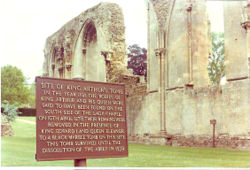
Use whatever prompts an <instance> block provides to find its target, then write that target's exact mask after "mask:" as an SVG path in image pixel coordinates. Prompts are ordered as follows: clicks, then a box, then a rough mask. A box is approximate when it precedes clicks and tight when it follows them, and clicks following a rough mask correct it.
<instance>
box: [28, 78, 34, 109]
mask: <svg viewBox="0 0 250 170" xmlns="http://www.w3.org/2000/svg"><path fill="white" fill-rule="evenodd" d="M29 92H30V96H29V101H28V105H29V107H31V108H35V107H36V84H35V83H33V84H31V85H30V87H29Z"/></svg>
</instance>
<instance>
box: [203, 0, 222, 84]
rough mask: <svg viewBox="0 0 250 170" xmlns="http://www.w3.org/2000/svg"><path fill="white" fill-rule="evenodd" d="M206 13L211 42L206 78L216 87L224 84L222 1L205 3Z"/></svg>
mask: <svg viewBox="0 0 250 170" xmlns="http://www.w3.org/2000/svg"><path fill="white" fill-rule="evenodd" d="M207 11H208V18H209V22H210V33H209V34H210V40H211V52H210V55H209V59H208V67H207V69H208V76H209V79H210V82H211V84H212V85H214V86H218V85H223V84H225V83H226V78H225V63H224V60H225V40H224V14H223V1H207Z"/></svg>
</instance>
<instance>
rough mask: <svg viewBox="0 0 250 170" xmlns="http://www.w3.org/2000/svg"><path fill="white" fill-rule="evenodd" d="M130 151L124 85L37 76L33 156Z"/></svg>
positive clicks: (40, 158)
mask: <svg viewBox="0 0 250 170" xmlns="http://www.w3.org/2000/svg"><path fill="white" fill-rule="evenodd" d="M126 156H128V142H127V124H126V95H125V85H122V84H111V83H102V82H90V81H81V80H66V79H54V78H42V77H37V78H36V159H37V160H38V161H47V160H70V159H82V158H87V159H89V158H108V157H126Z"/></svg>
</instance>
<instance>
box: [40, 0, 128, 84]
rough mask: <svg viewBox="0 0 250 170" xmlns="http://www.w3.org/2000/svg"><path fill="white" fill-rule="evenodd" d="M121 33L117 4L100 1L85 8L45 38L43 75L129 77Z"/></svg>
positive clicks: (111, 79)
mask: <svg viewBox="0 0 250 170" xmlns="http://www.w3.org/2000/svg"><path fill="white" fill-rule="evenodd" d="M93 30H94V31H93ZM124 32H125V27H124V20H123V14H122V11H121V9H120V7H119V6H118V5H116V4H113V3H100V4H99V5H97V6H95V7H93V8H90V9H88V10H86V11H85V12H83V13H82V14H80V15H79V16H77V17H76V18H74V19H72V20H71V21H69V22H68V23H67V24H65V25H64V26H63V27H62V28H61V29H60V30H58V31H57V32H56V33H54V34H53V35H52V36H50V37H49V38H48V39H47V42H46V47H45V49H44V53H45V62H44V68H43V72H44V75H45V76H50V77H61V78H74V77H78V76H80V77H82V78H84V79H85V80H96V81H108V82H115V81H116V79H117V77H118V76H117V75H120V73H123V74H128V75H130V76H132V75H131V74H129V72H128V71H126V63H125V62H126V59H125V58H126V45H125V35H124ZM91 34H95V35H91ZM92 42H93V43H92ZM88 43H89V44H90V45H89V46H88ZM85 44H87V45H85ZM91 45H92V47H91ZM91 51H92V52H91ZM88 52H90V54H88ZM87 67H88V68H87ZM104 70H106V71H104ZM99 75H103V76H102V77H100V76H99ZM98 76H99V77H98ZM103 77H104V78H103Z"/></svg>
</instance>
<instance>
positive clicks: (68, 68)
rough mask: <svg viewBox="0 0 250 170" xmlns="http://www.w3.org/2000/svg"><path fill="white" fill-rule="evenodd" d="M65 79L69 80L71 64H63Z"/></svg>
mask: <svg viewBox="0 0 250 170" xmlns="http://www.w3.org/2000/svg"><path fill="white" fill-rule="evenodd" d="M65 68H66V69H65V78H66V79H71V68H72V64H71V63H66V64H65Z"/></svg>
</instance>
